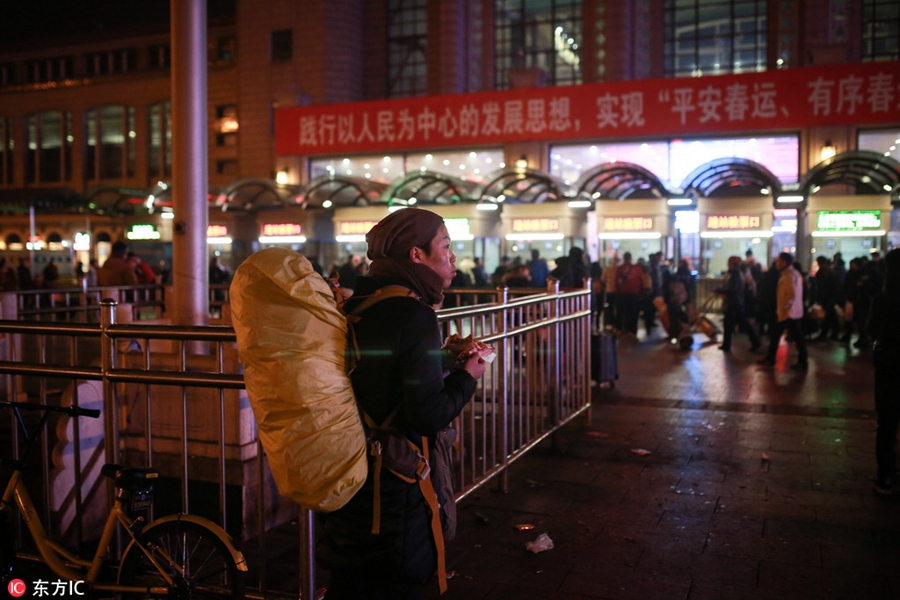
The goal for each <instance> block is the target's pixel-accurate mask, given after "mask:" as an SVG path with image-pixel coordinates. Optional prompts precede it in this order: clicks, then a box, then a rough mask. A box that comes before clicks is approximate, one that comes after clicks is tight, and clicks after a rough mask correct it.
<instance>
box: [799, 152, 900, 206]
mask: <svg viewBox="0 0 900 600" xmlns="http://www.w3.org/2000/svg"><path fill="white" fill-rule="evenodd" d="M833 184H843V185H850V186H854V187H855V188H856V191H857V193H860V194H891V201H893V202H897V201H900V198H898V194H900V163H898V162H897V161H896V160H894V159H893V158H891V157H890V156H885V155H884V154H880V153H878V152H869V151H865V150H853V151H850V152H841V153H840V154H836V155H835V156H832V157H831V158H829V159H826V160H823V161H822V162H820V163H819V164H817V165H816V166H815V167H813V168H812V169H811V170H810V171H809V172H807V173H806V175H804V176H803V178H802V179H801V180H800V184H799V190H800V193H802V194H803V196H804V197H809V195H810V194H811V193H813V192H814V190H815V189H818V188H820V187H824V186H826V185H833Z"/></svg>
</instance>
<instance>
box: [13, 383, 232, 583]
mask: <svg viewBox="0 0 900 600" xmlns="http://www.w3.org/2000/svg"><path fill="white" fill-rule="evenodd" d="M0 408H12V409H13V410H14V411H15V416H16V422H17V426H18V427H19V429H20V431H21V432H22V434H23V435H24V438H25V445H24V449H23V451H22V454H21V456H20V457H19V458H18V460H16V461H15V465H14V467H13V471H12V475H11V476H10V479H9V482H8V483H7V485H6V490H5V491H4V492H3V497H2V503H0V580H3V581H5V580H6V579H8V578H10V576H11V574H12V572H13V563H14V561H15V555H16V549H15V536H14V535H13V533H12V531H13V527H12V524H13V518H14V517H15V511H16V509H18V513H19V515H21V516H22V519H23V520H24V521H25V524H26V525H27V527H28V530H29V531H30V532H31V536H32V538H33V539H34V542H35V544H36V545H37V548H38V551H39V552H40V555H41V558H42V559H43V561H44V562H45V563H46V564H47V566H48V567H49V568H50V569H51V570H52V571H53V572H54V573H55V574H56V575H58V576H59V577H62V578H64V579H68V580H69V581H73V582H85V583H86V584H87V587H88V588H90V589H92V590H103V591H110V592H118V593H121V594H123V595H124V596H125V597H126V598H150V597H155V596H167V597H173V598H191V599H195V598H242V597H243V574H244V573H245V572H246V571H247V563H246V561H245V559H244V556H243V554H241V552H240V551H239V550H238V549H237V548H235V546H234V543H233V542H232V540H231V537H230V536H229V535H228V534H227V533H226V532H225V531H224V530H223V529H222V528H221V527H219V526H218V525H216V524H215V523H213V522H212V521H209V520H208V519H204V518H202V517H198V516H194V515H189V514H177V515H168V516H165V517H162V518H160V519H155V520H153V521H150V522H148V517H149V516H150V515H151V514H152V508H153V480H154V479H156V478H157V477H158V476H159V474H158V472H157V471H156V470H155V469H153V468H152V467H123V466H122V465H118V464H111V463H110V464H106V465H104V466H103V467H102V469H101V473H102V474H103V475H105V476H106V477H111V478H113V479H114V480H115V490H116V494H115V501H114V503H113V505H112V506H111V507H110V511H109V516H108V517H107V519H106V524H105V526H104V527H103V532H102V534H101V536H100V542H99V545H98V546H97V550H96V552H95V553H94V556H93V557H92V558H91V559H90V560H87V559H85V558H81V557H79V556H77V555H75V554H73V553H72V552H70V551H69V550H67V549H66V548H64V547H62V546H61V545H60V544H58V543H56V542H54V541H53V540H51V539H49V538H48V536H47V533H46V530H45V529H44V525H43V523H42V522H41V518H40V513H39V511H38V510H36V509H35V506H34V504H33V502H32V500H31V497H30V496H29V494H28V491H27V489H26V488H25V485H24V483H23V480H22V476H23V469H24V467H25V464H26V462H27V460H28V457H29V456H30V455H31V452H32V449H33V448H34V446H35V444H36V442H37V440H38V439H39V437H40V435H41V433H42V432H43V430H44V428H45V426H46V424H47V419H48V418H49V416H50V413H52V412H56V413H63V414H66V415H69V416H70V417H75V418H77V417H92V418H97V417H99V416H100V411H99V410H92V409H85V408H79V407H77V406H49V405H43V404H33V403H28V402H7V401H0ZM21 410H28V411H40V412H41V418H40V422H39V423H38V424H37V425H36V426H35V427H34V429H33V430H32V431H31V432H29V431H28V428H27V426H26V425H25V422H24V420H23V419H22V415H21V413H20V411H21ZM119 526H121V528H122V529H123V530H124V531H125V532H126V533H127V534H128V537H127V538H126V539H125V541H126V542H127V544H126V547H125V551H124V552H123V553H122V558H121V560H120V561H119V564H118V569H117V572H118V576H117V577H116V578H115V580H112V578H109V579H107V578H106V577H107V575H108V574H109V572H110V570H109V569H108V568H105V567H107V566H108V565H110V564H111V563H112V564H114V561H112V560H108V559H107V555H108V553H109V548H110V543H111V541H112V538H113V535H114V534H115V533H116V530H117V528H118V527H119ZM4 538H6V539H4Z"/></svg>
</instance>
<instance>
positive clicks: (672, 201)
mask: <svg viewBox="0 0 900 600" xmlns="http://www.w3.org/2000/svg"><path fill="white" fill-rule="evenodd" d="M693 203H694V200H693V199H692V198H669V199H668V200H666V204H668V205H669V206H690V205H692V204H693Z"/></svg>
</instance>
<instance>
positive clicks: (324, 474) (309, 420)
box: [230, 248, 367, 512]
mask: <svg viewBox="0 0 900 600" xmlns="http://www.w3.org/2000/svg"><path fill="white" fill-rule="evenodd" d="M230 293H231V311H232V320H233V322H234V331H235V333H236V334H237V341H238V353H239V355H240V359H241V363H242V364H243V365H244V382H245V384H246V386H247V395H248V396H249V398H250V404H251V406H252V407H253V414H254V415H255V416H256V421H257V425H258V428H259V439H260V441H261V442H262V445H263V447H264V448H265V450H266V455H267V457H268V460H269V465H270V467H271V469H272V475H273V477H274V479H275V483H276V485H277V486H278V490H279V491H280V492H281V493H282V494H283V495H284V496H287V497H288V498H290V499H292V500H293V501H295V502H296V503H298V504H300V505H301V506H303V507H305V508H309V509H312V510H316V511H325V512H327V511H333V510H337V509H338V508H340V507H342V506H343V505H344V504H346V503H347V502H348V501H349V500H350V498H351V497H352V496H353V495H354V494H355V493H356V492H357V490H359V488H360V487H362V484H363V483H364V482H365V480H366V472H367V464H366V440H365V434H364V433H363V428H362V422H361V420H360V416H359V412H358V410H357V407H356V400H355V398H354V396H353V388H352V387H351V385H350V379H349V377H347V374H346V371H345V369H344V350H345V347H346V344H347V342H346V334H347V322H346V319H345V318H344V315H343V314H342V313H341V312H340V311H339V310H338V308H337V306H336V305H335V301H334V297H333V295H332V292H331V288H330V287H329V285H328V283H327V282H326V281H325V280H324V279H322V277H321V276H319V274H318V273H316V272H315V271H314V270H313V268H312V265H311V264H310V263H309V261H308V260H307V259H306V258H305V257H303V256H301V255H299V254H297V253H296V252H293V251H291V250H287V249H284V248H267V249H265V250H261V251H259V252H257V253H255V254H253V255H252V256H250V258H248V259H247V260H246V261H244V262H243V264H241V266H240V267H239V268H238V269H237V272H236V273H235V275H234V279H233V280H232V282H231V290H230Z"/></svg>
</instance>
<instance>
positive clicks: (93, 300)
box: [0, 280, 166, 323]
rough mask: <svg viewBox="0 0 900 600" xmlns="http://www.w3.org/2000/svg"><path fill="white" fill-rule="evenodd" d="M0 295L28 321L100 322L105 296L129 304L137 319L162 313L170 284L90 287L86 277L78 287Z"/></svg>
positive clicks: (19, 316)
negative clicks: (6, 298)
mask: <svg viewBox="0 0 900 600" xmlns="http://www.w3.org/2000/svg"><path fill="white" fill-rule="evenodd" d="M0 295H2V296H5V297H8V298H10V299H11V301H12V305H13V306H15V312H16V315H17V316H16V318H17V319H20V320H27V321H67V322H71V321H78V322H82V323H99V322H100V301H101V300H104V299H110V300H114V301H116V302H117V303H119V304H122V305H127V306H128V307H129V308H130V309H131V311H132V320H135V321H136V320H138V319H141V318H156V317H159V316H161V315H162V314H163V313H164V312H165V309H166V288H165V286H163V285H159V284H144V285H128V286H98V287H88V286H87V281H86V280H85V282H84V285H82V286H78V287H67V288H42V289H34V290H16V291H11V292H2V293H0ZM10 308H11V306H10ZM4 318H7V317H6V316H5V315H4Z"/></svg>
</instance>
